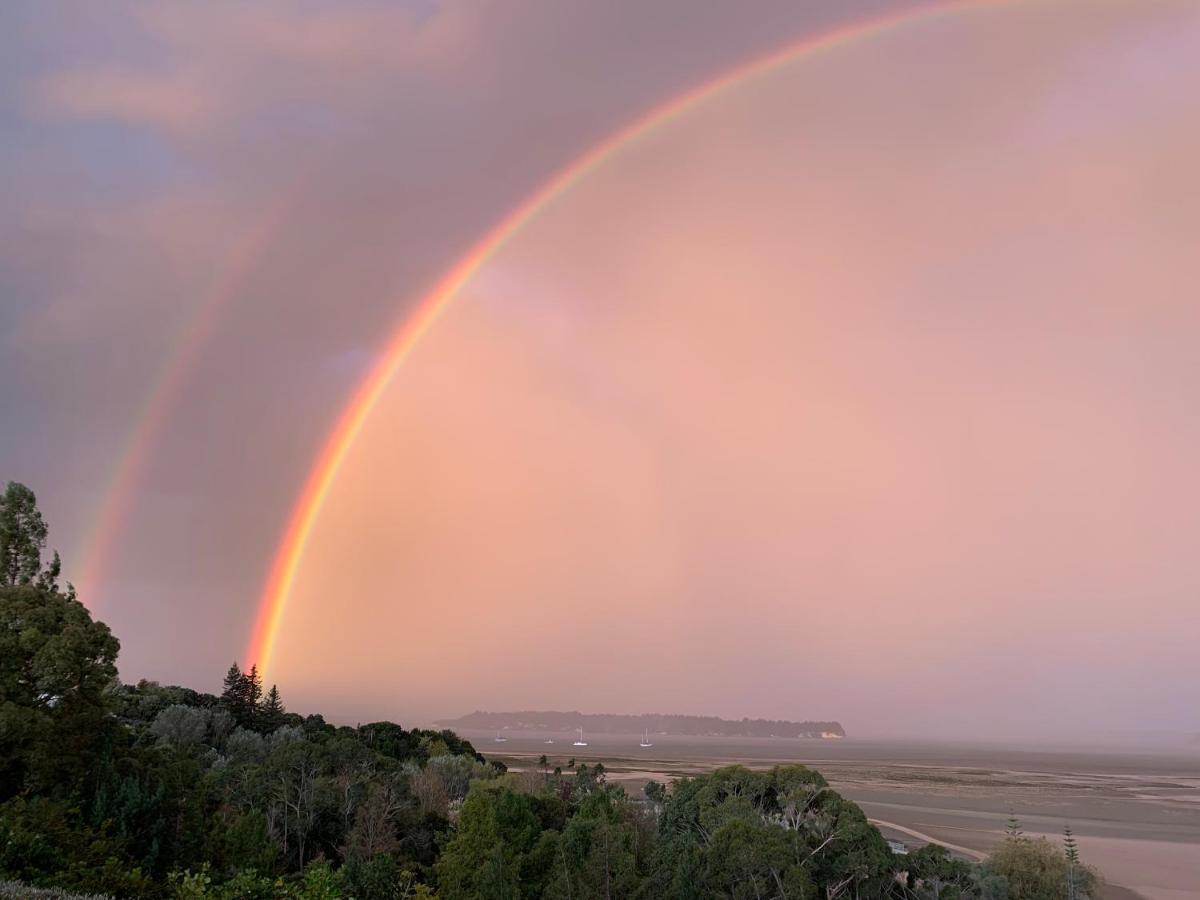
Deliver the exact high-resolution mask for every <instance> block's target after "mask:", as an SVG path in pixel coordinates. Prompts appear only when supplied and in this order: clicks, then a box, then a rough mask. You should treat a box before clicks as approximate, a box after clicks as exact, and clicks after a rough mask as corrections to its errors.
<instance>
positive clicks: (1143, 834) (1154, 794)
mask: <svg viewBox="0 0 1200 900" xmlns="http://www.w3.org/2000/svg"><path fill="white" fill-rule="evenodd" d="M467 736H468V737H470V738H472V740H478V743H477V746H478V747H479V748H480V749H481V750H482V751H483V752H484V753H489V751H492V752H495V751H498V750H500V748H499V747H498V746H496V745H492V744H490V738H491V737H492V736H491V735H488V736H482V735H481V736H478V737H477V736H475V735H467ZM508 737H509V740H508V742H507V743H506V744H505V745H503V749H502V751H501V752H498V753H496V755H497V756H498V758H500V759H503V760H504V761H506V762H508V763H510V764H511V765H512V766H514V767H516V768H523V767H528V766H530V764H531V763H533V762H535V761H536V760H537V759H538V757H539V756H540V755H541V754H543V753H546V754H547V756H548V757H549V760H550V766H551V767H553V766H554V765H562V766H563V767H564V768H566V763H567V762H568V761H569V760H570V759H571V758H574V759H575V760H577V761H579V762H588V763H594V762H597V761H602V762H603V763H604V765H605V768H606V769H608V771H609V773H610V779H611V780H613V781H616V782H619V783H621V784H623V785H625V786H626V788H627V789H628V790H629V791H631V792H638V793H640V791H641V789H642V787H643V786H644V785H645V783H646V782H647V781H649V780H650V779H655V780H657V781H669V780H670V779H672V778H676V777H679V776H682V775H689V774H699V773H702V772H708V771H712V770H713V769H715V768H718V767H720V766H722V765H728V764H731V763H739V764H742V765H747V766H749V767H751V768H767V767H769V766H771V765H774V764H777V763H789V762H799V763H804V764H806V765H810V766H812V767H813V768H816V769H818V770H819V771H821V773H822V774H824V775H825V777H826V778H827V779H829V781H830V783H831V784H833V785H834V787H836V788H837V789H838V790H839V791H840V792H841V793H842V794H844V795H845V796H846V797H848V798H850V799H852V800H854V801H855V802H856V803H858V804H859V805H860V806H862V808H863V810H864V811H865V812H866V813H867V815H868V816H869V817H870V818H871V819H873V820H877V821H879V822H883V823H890V824H891V825H892V826H894V827H895V828H896V829H902V830H903V831H901V832H900V834H899V836H900V837H901V838H902V839H905V838H904V833H905V832H908V836H907V839H906V840H907V841H909V842H912V843H914V844H916V843H921V839H920V838H917V837H915V836H914V835H913V834H912V833H913V832H915V833H916V834H919V835H925V836H928V837H929V838H932V839H934V840H936V841H938V842H939V843H944V844H946V845H948V846H951V847H956V848H958V850H959V851H960V852H961V854H962V855H964V856H967V857H970V856H972V855H977V854H985V853H987V852H989V851H990V850H991V849H992V848H993V847H994V846H995V845H996V844H997V843H998V842H999V841H1001V840H1003V838H1004V826H1005V821H1006V819H1007V818H1008V816H1009V814H1010V813H1012V814H1015V815H1016V816H1017V817H1018V818H1019V819H1020V820H1021V823H1022V826H1023V828H1024V830H1025V832H1026V833H1028V834H1031V835H1045V836H1047V837H1048V838H1049V839H1050V840H1054V841H1058V840H1060V839H1061V833H1062V828H1063V826H1064V825H1065V824H1067V823H1070V825H1071V828H1072V830H1073V831H1074V832H1075V835H1076V837H1077V839H1078V840H1079V845H1080V849H1081V852H1082V854H1083V857H1084V860H1085V861H1086V862H1087V863H1088V864H1090V865H1092V866H1093V867H1094V868H1096V869H1097V870H1099V871H1100V873H1101V874H1102V875H1103V877H1104V878H1105V879H1106V880H1107V881H1108V882H1109V883H1110V886H1109V887H1108V888H1107V889H1106V890H1105V892H1104V897H1105V898H1107V900H1130V898H1131V897H1132V896H1135V895H1136V896H1141V897H1144V898H1146V900H1200V756H1198V755H1196V754H1194V753H1186V752H1185V753H1150V752H1144V751H1113V752H1098V751H1095V750H1093V749H1090V748H1084V749H1082V750H1076V749H1069V748H1051V749H1049V750H1047V749H1044V748H1022V749H1013V748H997V747H988V746H986V745H980V744H935V743H931V742H885V741H876V742H872V741H855V740H850V739H847V740H846V741H838V742H824V741H797V740H785V739H758V740H755V739H728V738H724V739H696V738H687V739H683V738H679V739H672V738H671V737H670V736H653V737H654V744H655V746H654V747H652V748H648V749H644V750H643V749H641V748H639V747H638V746H637V743H638V740H637V737H638V736H629V737H624V736H615V735H596V736H589V746H588V747H585V748H576V747H571V746H569V745H563V746H560V745H559V744H557V743H556V744H554V745H543V744H542V740H544V739H545V736H543V735H524V734H510V735H508ZM889 836H891V835H889ZM1135 892H1136V894H1135Z"/></svg>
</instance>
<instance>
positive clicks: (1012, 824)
mask: <svg viewBox="0 0 1200 900" xmlns="http://www.w3.org/2000/svg"><path fill="white" fill-rule="evenodd" d="M1004 833H1005V834H1006V835H1007V836H1008V837H1010V838H1015V837H1020V836H1021V835H1022V834H1024V833H1025V832H1024V831H1022V830H1021V820H1020V819H1018V818H1017V817H1016V815H1014V814H1013V813H1009V815H1008V822H1006V823H1005V825H1004Z"/></svg>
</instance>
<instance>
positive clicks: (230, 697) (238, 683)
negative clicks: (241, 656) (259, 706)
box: [221, 662, 261, 728]
mask: <svg viewBox="0 0 1200 900" xmlns="http://www.w3.org/2000/svg"><path fill="white" fill-rule="evenodd" d="M260 690H261V686H260ZM252 692H253V688H252V685H251V681H250V676H249V675H247V674H246V673H244V672H243V671H242V670H241V668H240V667H239V666H238V664H237V662H234V663H233V665H231V666H230V667H229V671H228V672H226V673H225V681H224V690H223V691H222V692H221V705H222V706H224V707H225V708H226V709H227V710H229V714H230V715H231V716H233V720H234V721H235V722H237V724H239V725H241V726H242V727H243V728H248V727H250V725H251V724H252V723H253V720H254V713H255V708H254V704H253V703H252V702H251V699H250V698H251V695H252Z"/></svg>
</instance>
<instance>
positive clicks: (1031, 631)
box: [274, 4, 1200, 735]
mask: <svg viewBox="0 0 1200 900" xmlns="http://www.w3.org/2000/svg"><path fill="white" fill-rule="evenodd" d="M1196 25H1197V22H1196V20H1195V18H1192V20H1191V21H1190V27H1191V31H1190V32H1189V34H1190V38H1188V39H1184V38H1183V37H1182V36H1181V34H1180V33H1179V32H1178V31H1177V27H1178V23H1174V24H1172V23H1171V22H1170V20H1164V21H1148V20H1146V19H1145V18H1144V17H1143V16H1141V15H1138V14H1135V13H1134V11H1133V10H1131V9H1130V8H1129V7H1127V6H1126V7H1124V8H1123V10H1122V9H1120V8H1119V7H1117V6H1114V7H1111V8H1110V9H1109V10H1107V11H1106V13H1101V12H1099V11H1097V12H1095V13H1094V15H1089V16H1080V15H1079V8H1078V7H1072V6H1071V5H1069V4H1068V5H1065V6H1060V7H1057V8H1056V7H1040V8H1039V7H1037V6H1036V5H1033V6H1029V7H1027V8H1022V9H1012V10H1009V11H1007V12H1003V13H997V14H994V15H973V16H962V17H953V18H947V19H944V20H941V21H939V22H937V23H935V24H933V25H927V26H923V27H921V28H907V29H899V30H897V31H895V32H893V33H891V34H889V35H887V36H885V37H882V38H879V39H875V40H872V41H870V42H866V43H861V44H859V45H857V46H852V47H849V48H843V49H841V50H839V51H837V52H834V53H831V54H828V55H825V56H822V57H820V58H818V59H814V60H810V61H808V62H804V63H800V64H797V65H795V66H793V67H792V68H790V69H789V70H788V71H787V72H785V73H782V74H780V75H778V76H774V77H772V78H770V79H769V80H767V81H765V82H762V83H755V84H753V85H750V86H747V87H746V88H744V89H742V90H739V91H737V92H735V93H733V94H731V95H729V96H727V97H724V98H722V99H720V100H718V101H715V102H713V103H711V104H710V105H708V106H707V107H706V108H704V109H703V110H701V111H700V112H698V113H695V114H692V115H690V116H688V117H687V119H686V120H685V121H682V122H680V123H678V124H676V125H674V126H672V127H671V128H670V129H668V130H666V131H664V132H662V133H660V134H657V135H655V136H654V137H653V138H652V139H650V140H647V141H645V142H644V143H641V144H639V145H638V146H636V147H634V148H632V149H630V150H629V151H628V152H626V153H624V154H622V155H621V156H619V157H618V158H616V159H614V160H613V161H612V162H611V163H610V164H608V165H606V166H605V167H604V169H603V170H602V171H600V172H598V173H596V174H595V175H594V176H593V177H591V178H589V179H588V180H587V181H586V182H585V183H584V184H582V185H581V186H579V187H578V188H577V189H575V190H574V191H572V192H571V193H570V194H569V195H568V196H565V197H563V198H562V199H561V200H560V201H559V202H558V203H557V204H556V205H555V207H554V208H553V209H552V210H551V211H550V212H549V213H548V214H546V215H544V216H543V217H541V218H540V219H539V220H538V221H537V222H536V223H534V224H533V225H532V226H531V227H529V228H528V229H527V230H526V231H525V232H524V233H523V234H522V235H521V236H520V237H519V239H518V240H517V241H516V242H514V244H513V245H512V246H511V247H510V248H508V249H507V250H506V251H505V252H503V253H502V254H500V255H499V256H498V257H497V258H496V259H494V260H493V262H492V263H491V264H489V266H488V267H487V268H486V270H485V271H484V272H482V273H481V275H480V276H479V277H478V278H477V279H476V280H475V281H474V282H473V283H472V284H471V285H470V286H469V287H468V288H467V290H466V291H465V292H464V295H463V297H462V299H461V301H460V302H459V303H458V305H457V306H456V307H455V308H454V310H453V312H452V313H451V314H450V315H449V316H448V317H447V318H446V319H445V320H443V321H442V322H441V323H440V324H439V325H438V327H437V328H436V330H435V332H434V333H433V334H432V335H431V336H429V337H428V338H427V339H426V341H425V342H424V343H423V345H422V346H421V347H420V348H419V350H418V351H417V353H416V354H415V356H414V358H413V359H412V360H411V361H410V362H409V363H407V364H406V365H405V367H404V368H403V369H402V370H401V373H400V375H399V376H398V377H397V378H396V380H395V381H394V383H393V387H392V389H391V390H390V392H389V394H388V395H387V397H386V399H385V401H384V403H383V404H382V405H381V407H380V408H379V410H378V411H377V413H376V415H375V417H374V418H373V420H372V421H371V423H370V424H369V426H368V429H367V432H366V434H365V435H364V437H363V438H362V440H361V441H360V444H359V446H358V447H357V448H356V449H355V451H354V453H353V455H352V457H351V459H350V460H349V462H348V463H347V465H346V468H345V469H344V471H343V474H342V476H341V478H340V480H339V482H338V485H337V487H336V488H335V493H334V495H333V497H332V498H331V501H330V503H329V504H328V506H327V508H326V511H325V513H324V514H323V517H322V519H321V521H320V523H319V525H318V530H317V533H316V535H315V536H314V540H313V545H312V549H311V551H310V554H309V557H308V558H307V560H306V562H305V565H304V567H303V568H302V570H301V578H300V584H299V587H298V589H297V592H296V594H295V597H294V599H293V602H292V605H291V607H290V608H289V612H288V614H287V617H286V618H285V624H284V626H283V630H282V632H281V640H280V649H279V652H278V660H277V665H276V667H275V673H274V674H275V675H276V676H277V677H279V678H280V679H282V680H285V681H288V682H289V683H292V684H293V685H296V686H297V687H298V688H299V690H301V691H302V692H304V693H306V694H307V693H309V692H312V695H313V696H315V697H321V699H322V702H323V703H325V704H326V705H328V704H333V703H336V702H343V703H344V693H343V691H344V685H346V684H351V683H352V684H356V685H362V684H364V683H365V684H370V685H374V687H369V688H367V689H366V690H365V691H360V692H359V693H358V695H357V697H356V699H355V701H354V703H353V706H354V707H355V711H357V709H360V708H363V709H365V708H368V707H372V708H374V707H378V706H382V705H395V706H396V707H399V708H402V709H406V710H411V711H413V712H414V713H416V714H424V715H436V714H439V713H448V712H458V711H465V710H467V709H470V708H475V707H483V708H492V709H496V708H504V707H513V706H517V707H520V708H581V709H585V710H613V711H616V710H620V711H624V710H630V711H638V712H640V711H664V710H672V711H684V712H694V713H719V714H723V715H728V716H741V715H752V716H771V717H791V718H802V717H818V718H819V717H837V718H841V719H842V720H843V721H844V722H845V723H846V724H847V727H849V728H851V729H852V730H857V731H858V732H859V733H862V732H876V733H879V732H890V733H903V732H912V731H916V730H932V731H935V732H938V733H941V734H963V735H968V734H969V735H980V734H987V735H999V734H1005V733H1013V732H1015V733H1017V734H1047V733H1053V732H1055V731H1067V732H1071V733H1079V732H1083V731H1087V730H1089V729H1096V730H1105V729H1123V728H1127V727H1129V728H1138V727H1146V728H1149V727H1152V726H1153V725H1154V724H1155V723H1161V724H1162V726H1164V727H1166V726H1167V725H1168V724H1170V725H1172V726H1175V727H1188V726H1189V725H1194V724H1195V723H1194V722H1189V721H1188V712H1187V710H1188V709H1189V708H1193V707H1194V703H1193V701H1194V699H1195V698H1194V696H1193V697H1191V698H1189V697H1188V689H1187V688H1186V687H1185V685H1186V684H1187V683H1189V682H1190V681H1193V680H1194V679H1195V677H1196V676H1197V675H1200V669H1197V662H1196V655H1195V653H1194V638H1195V635H1196V634H1197V633H1200V632H1198V630H1197V629H1198V626H1200V612H1198V610H1197V605H1196V602H1195V600H1196V586H1197V584H1198V583H1200V557H1197V555H1196V554H1195V553H1194V550H1193V547H1192V544H1193V543H1194V535H1195V534H1197V533H1198V531H1200V479H1197V478H1196V476H1195V460H1196V459H1197V452H1198V451H1200V415H1198V413H1197V410H1200V403H1198V401H1200V397H1198V396H1197V385H1200V354H1197V353H1196V341H1197V338H1198V337H1200V331H1198V328H1200V307H1198V306H1197V304H1196V301H1195V285H1196V283H1197V275H1200V265H1198V263H1197V261H1196V258H1195V256H1194V252H1193V251H1194V247H1195V246H1197V244H1196V243H1195V240H1194V239H1195V238H1197V237H1200V231H1197V226H1198V225H1200V194H1198V192H1197V191H1196V190H1195V188H1196V187H1200V184H1198V182H1197V173H1196V170H1195V164H1194V160H1195V159H1197V158H1200V127H1198V126H1197V119H1196V118H1195V117H1194V116H1192V117H1191V118H1190V119H1185V118H1183V117H1185V116H1187V115H1188V114H1189V113H1191V112H1194V111H1195V100H1194V97H1193V96H1192V95H1191V91H1190V90H1187V89H1186V88H1185V87H1184V85H1188V84H1195V83H1196V80H1195V77H1196V76H1197V75H1198V74H1200V71H1198V70H1197V63H1196V61H1195V57H1192V58H1190V59H1188V58H1184V57H1183V56H1182V54H1181V53H1175V54H1174V55H1172V54H1171V53H1170V51H1171V50H1172V49H1175V50H1179V51H1181V50H1182V49H1183V48H1185V47H1189V46H1190V47H1193V48H1194V47H1196V46H1197V44H1196V38H1197V37H1198V36H1200V31H1197V30H1196ZM1030 35H1033V36H1035V39H1033V40H1030ZM1189 41H1190V42H1189ZM947 46H953V47H955V48H956V49H957V52H956V53H955V54H953V55H951V54H945V53H939V50H940V49H942V48H945V47H947ZM1098 98H1103V102H1099V101H1098ZM339 698H340V699H339Z"/></svg>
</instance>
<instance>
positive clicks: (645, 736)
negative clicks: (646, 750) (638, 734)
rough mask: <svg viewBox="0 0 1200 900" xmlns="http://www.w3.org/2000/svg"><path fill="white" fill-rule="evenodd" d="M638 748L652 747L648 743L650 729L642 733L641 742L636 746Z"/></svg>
mask: <svg viewBox="0 0 1200 900" xmlns="http://www.w3.org/2000/svg"><path fill="white" fill-rule="evenodd" d="M638 746H639V747H653V746H654V745H653V744H652V743H650V729H648V728H647V729H646V730H645V731H643V732H642V742H641V743H640V744H638Z"/></svg>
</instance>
